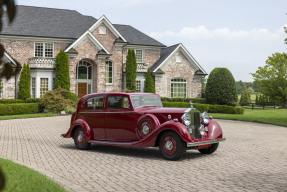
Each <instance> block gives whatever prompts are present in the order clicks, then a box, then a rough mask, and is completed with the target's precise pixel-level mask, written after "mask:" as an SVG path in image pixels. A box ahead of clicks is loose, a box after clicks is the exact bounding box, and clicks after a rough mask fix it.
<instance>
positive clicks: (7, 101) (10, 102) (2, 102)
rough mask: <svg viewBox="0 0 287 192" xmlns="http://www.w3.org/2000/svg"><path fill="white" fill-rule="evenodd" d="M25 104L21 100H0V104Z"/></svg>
mask: <svg viewBox="0 0 287 192" xmlns="http://www.w3.org/2000/svg"><path fill="white" fill-rule="evenodd" d="M13 103H25V101H24V100H22V99H0V104H13Z"/></svg>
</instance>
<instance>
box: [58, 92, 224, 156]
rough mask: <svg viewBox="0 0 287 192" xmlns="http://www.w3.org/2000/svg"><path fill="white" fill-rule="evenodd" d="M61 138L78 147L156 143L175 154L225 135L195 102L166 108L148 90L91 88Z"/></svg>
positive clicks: (207, 149)
mask: <svg viewBox="0 0 287 192" xmlns="http://www.w3.org/2000/svg"><path fill="white" fill-rule="evenodd" d="M62 136H63V137H64V138H73V139H74V142H75V145H76V147H77V148H78V149H81V150H84V149H88V148H89V147H90V146H91V144H101V145H113V146H121V147H159V150H160V152H161V154H162V156H163V157H164V158H165V159H168V160H178V159H180V158H181V156H182V155H183V153H184V152H185V150H186V149H197V150H198V151H199V152H201V153H204V154H211V153H213V152H215V151H216V149H217V147H218V143H219V142H220V141H224V140H225V138H223V136H222V129H221V127H220V126H219V124H218V123H217V122H216V121H214V120H213V119H212V117H210V116H209V115H208V113H207V112H204V113H202V114H201V115H200V112H199V111H198V110H197V109H195V108H193V106H192V104H191V106H190V108H167V107H163V106H162V102H161V99H160V96H159V95H157V94H151V93H123V92H110V93H107V92H105V93H93V94H89V95H85V96H84V97H82V98H81V99H80V100H79V102H78V106H77V110H76V112H74V113H73V115H72V117H71V125H70V128H69V130H68V132H67V133H66V134H62Z"/></svg>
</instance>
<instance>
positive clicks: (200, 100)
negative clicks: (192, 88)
mask: <svg viewBox="0 0 287 192" xmlns="http://www.w3.org/2000/svg"><path fill="white" fill-rule="evenodd" d="M161 101H168V102H187V103H189V102H190V101H191V102H192V103H203V104H205V103H206V99H205V98H180V97H174V98H169V97H161Z"/></svg>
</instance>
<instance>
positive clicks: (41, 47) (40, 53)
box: [35, 43, 54, 57]
mask: <svg viewBox="0 0 287 192" xmlns="http://www.w3.org/2000/svg"><path fill="white" fill-rule="evenodd" d="M35 57H54V44H53V43H35Z"/></svg>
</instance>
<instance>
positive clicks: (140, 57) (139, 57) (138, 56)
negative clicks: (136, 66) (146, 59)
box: [135, 49, 143, 63]
mask: <svg viewBox="0 0 287 192" xmlns="http://www.w3.org/2000/svg"><path fill="white" fill-rule="evenodd" d="M135 54H136V60H137V63H143V50H140V49H137V50H135Z"/></svg>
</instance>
